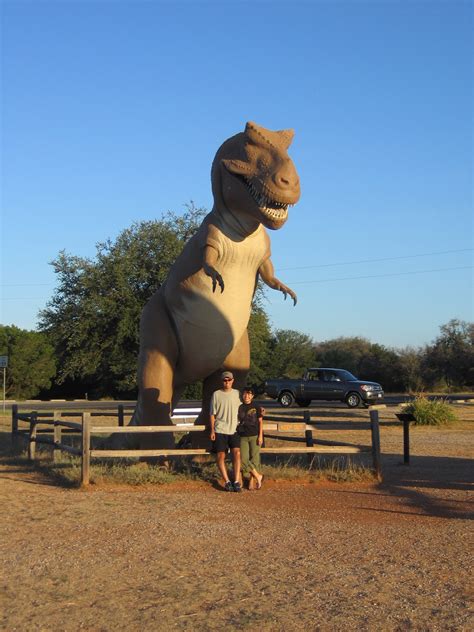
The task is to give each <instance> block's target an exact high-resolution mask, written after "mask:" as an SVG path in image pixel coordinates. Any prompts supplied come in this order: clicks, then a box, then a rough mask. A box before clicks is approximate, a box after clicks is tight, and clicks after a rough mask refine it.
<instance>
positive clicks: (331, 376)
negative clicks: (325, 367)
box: [321, 371, 344, 400]
mask: <svg viewBox="0 0 474 632" xmlns="http://www.w3.org/2000/svg"><path fill="white" fill-rule="evenodd" d="M321 373H323V379H324V382H323V383H324V393H325V394H326V399H332V400H334V399H337V400H342V399H344V383H343V382H342V381H341V378H340V376H339V375H338V374H337V373H336V372H335V371H321Z"/></svg>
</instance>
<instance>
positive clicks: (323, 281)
mask: <svg viewBox="0 0 474 632" xmlns="http://www.w3.org/2000/svg"><path fill="white" fill-rule="evenodd" d="M472 267H473V266H460V267H458V268H437V269H432V270H412V271H411V272H393V273H388V274H368V275H366V276H354V277H340V278H336V279H317V280H313V281H290V283H291V284H292V285H302V284H304V283H329V282H331V281H355V280H356V279H380V278H382V277H396V276H407V275H409V274H426V273H428V272H447V271H449V270H472Z"/></svg>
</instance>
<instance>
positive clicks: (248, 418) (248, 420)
mask: <svg viewBox="0 0 474 632" xmlns="http://www.w3.org/2000/svg"><path fill="white" fill-rule="evenodd" d="M237 417H238V420H239V425H238V426H237V432H238V433H239V435H240V436H241V437H254V436H256V435H258V418H259V417H262V409H261V407H260V406H255V404H253V403H252V404H240V406H239V411H238V413H237Z"/></svg>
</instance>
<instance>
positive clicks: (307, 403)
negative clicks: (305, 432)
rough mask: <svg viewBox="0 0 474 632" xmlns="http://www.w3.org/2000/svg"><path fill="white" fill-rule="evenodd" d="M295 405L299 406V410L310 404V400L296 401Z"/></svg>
mask: <svg viewBox="0 0 474 632" xmlns="http://www.w3.org/2000/svg"><path fill="white" fill-rule="evenodd" d="M296 403H297V404H298V406H301V408H306V407H307V406H309V405H310V404H311V400H310V399H297V400H296Z"/></svg>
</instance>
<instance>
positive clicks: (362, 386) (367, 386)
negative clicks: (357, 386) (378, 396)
mask: <svg viewBox="0 0 474 632" xmlns="http://www.w3.org/2000/svg"><path fill="white" fill-rule="evenodd" d="M361 389H362V390H363V391H366V392H367V393H368V392H369V391H373V390H374V387H373V386H371V385H370V384H362V385H361Z"/></svg>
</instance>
